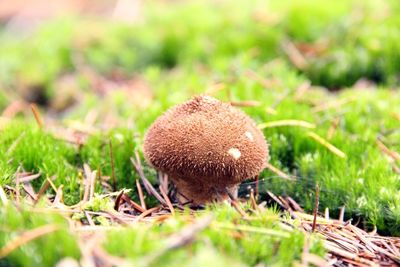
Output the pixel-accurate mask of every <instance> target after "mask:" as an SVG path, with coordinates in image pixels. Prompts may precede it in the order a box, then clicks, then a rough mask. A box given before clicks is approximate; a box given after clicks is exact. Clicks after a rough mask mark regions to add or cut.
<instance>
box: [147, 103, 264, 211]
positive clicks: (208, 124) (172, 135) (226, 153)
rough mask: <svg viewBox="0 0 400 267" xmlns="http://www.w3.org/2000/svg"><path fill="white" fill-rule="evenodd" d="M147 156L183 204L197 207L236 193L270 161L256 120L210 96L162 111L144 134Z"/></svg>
mask: <svg viewBox="0 0 400 267" xmlns="http://www.w3.org/2000/svg"><path fill="white" fill-rule="evenodd" d="M144 155H145V158H146V160H147V162H148V163H149V164H150V165H152V166H153V167H154V168H156V169H157V170H158V171H161V172H163V173H165V174H167V175H168V177H169V178H170V180H172V181H173V183H174V184H175V186H176V189H177V193H178V194H177V196H178V200H179V202H181V203H189V202H190V203H192V204H195V205H200V204H205V203H207V202H211V201H221V200H225V199H228V196H229V193H231V194H233V195H237V188H238V185H239V184H240V183H241V182H242V181H244V180H246V179H248V178H253V177H255V176H256V175H258V174H259V173H260V172H261V171H262V170H263V169H264V168H265V165H266V164H267V162H268V160H269V154H268V145H267V143H266V141H265V138H264V135H263V133H262V132H261V131H260V130H259V129H258V128H257V126H256V124H255V122H254V121H253V120H252V119H251V118H250V117H248V116H247V115H246V114H245V113H244V112H242V111H241V110H238V109H236V108H234V107H232V106H231V105H230V104H228V103H222V102H221V101H219V100H217V99H215V98H212V97H210V96H197V97H194V98H193V99H191V100H189V101H187V102H185V103H183V104H180V105H177V106H175V107H172V108H171V109H169V110H168V111H166V112H165V113H164V114H163V115H161V116H160V117H159V118H158V119H157V120H156V121H155V122H154V123H153V124H152V125H151V126H150V128H149V130H148V132H147V133H146V136H145V139H144Z"/></svg>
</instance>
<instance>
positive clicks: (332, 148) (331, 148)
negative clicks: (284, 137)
mask: <svg viewBox="0 0 400 267" xmlns="http://www.w3.org/2000/svg"><path fill="white" fill-rule="evenodd" d="M307 135H308V136H309V137H311V138H312V139H314V140H315V141H317V142H318V143H320V144H321V145H323V146H324V147H326V148H327V149H328V150H329V151H331V152H332V153H333V154H335V155H336V156H338V157H341V158H345V157H346V154H345V153H344V152H343V151H341V150H340V149H338V148H337V147H335V146H334V145H332V144H331V143H329V142H328V141H326V140H325V139H324V138H322V137H321V136H319V135H317V134H316V133H314V132H308V133H307Z"/></svg>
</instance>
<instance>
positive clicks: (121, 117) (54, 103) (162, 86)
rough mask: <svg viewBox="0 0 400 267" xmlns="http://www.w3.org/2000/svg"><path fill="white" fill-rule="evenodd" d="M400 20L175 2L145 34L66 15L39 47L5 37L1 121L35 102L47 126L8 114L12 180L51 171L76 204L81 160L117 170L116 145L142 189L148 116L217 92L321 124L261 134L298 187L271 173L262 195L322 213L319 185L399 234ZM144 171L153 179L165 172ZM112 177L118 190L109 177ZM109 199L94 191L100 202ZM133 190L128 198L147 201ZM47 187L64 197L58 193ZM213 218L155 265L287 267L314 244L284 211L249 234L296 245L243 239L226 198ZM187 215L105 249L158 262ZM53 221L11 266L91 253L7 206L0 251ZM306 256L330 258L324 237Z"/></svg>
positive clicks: (2, 167) (3, 166)
mask: <svg viewBox="0 0 400 267" xmlns="http://www.w3.org/2000/svg"><path fill="white" fill-rule="evenodd" d="M169 5H170V4H169ZM399 11H400V5H399V4H398V3H397V1H394V0H393V1H392V0H386V1H378V0H376V1H375V0H371V1H363V2H360V1H339V2H329V3H321V2H319V1H316V0H301V1H297V2H296V3H292V1H272V2H271V3H269V4H265V3H262V1H260V2H258V3H252V4H248V3H247V2H246V1H235V2H234V3H233V2H228V1H222V2H220V1H218V3H217V2H215V3H214V2H212V3H211V2H208V1H197V2H193V3H187V4H176V6H175V5H174V6H173V8H166V7H165V4H164V3H158V2H156V3H154V4H152V5H151V6H147V8H146V9H145V11H144V12H145V14H146V15H145V18H144V21H143V22H142V23H139V24H137V25H125V24H122V23H116V22H111V21H101V22H100V21H93V19H92V20H88V19H84V18H80V19H77V18H64V19H58V20H55V21H52V22H48V23H46V24H44V25H43V26H41V27H40V28H39V29H38V30H37V31H35V32H34V33H32V34H31V35H29V36H28V37H21V38H19V37H15V36H12V34H10V33H7V32H3V33H1V35H0V40H1V42H0V58H1V60H0V112H2V111H4V110H5V109H6V108H7V107H9V106H10V104H11V103H15V101H17V100H21V99H24V100H26V101H28V102H32V101H33V102H36V103H38V104H39V105H40V111H41V113H42V115H43V117H45V118H46V119H47V120H46V123H45V128H44V129H40V128H39V127H38V126H37V124H36V123H35V120H34V117H33V116H32V115H31V112H30V110H29V105H26V106H24V107H23V108H21V110H19V111H18V110H17V111H18V112H16V114H12V115H9V114H10V113H9V111H8V113H7V114H5V113H6V112H4V113H3V116H1V117H0V185H1V186H3V187H4V186H11V187H15V182H16V179H15V178H16V172H23V171H26V172H32V173H41V176H40V177H39V178H38V179H36V180H34V181H33V182H32V184H33V186H34V188H35V190H36V191H38V190H39V188H41V186H42V185H43V184H44V183H45V182H46V178H50V179H51V180H52V181H53V183H54V185H55V186H56V187H57V188H58V187H59V186H60V185H63V196H64V201H65V204H67V205H72V204H76V203H78V202H79V200H80V199H81V198H82V194H83V191H84V188H83V186H82V173H83V165H84V164H88V165H89V166H90V168H91V169H92V170H97V171H98V172H99V173H101V175H103V176H105V177H112V176H113V173H112V164H111V159H110V142H111V143H112V151H113V158H114V163H115V176H116V181H117V182H116V184H117V189H118V190H120V189H124V188H135V180H136V179H137V178H138V175H137V173H136V172H135V170H134V168H133V166H132V163H131V160H130V158H131V157H134V151H135V150H138V151H139V153H141V144H142V140H143V135H144V133H145V131H146V129H147V128H148V127H149V125H150V124H151V123H152V121H154V119H155V118H156V117H157V116H158V115H160V114H161V113H162V112H164V111H165V110H166V109H167V108H169V107H170V106H172V105H174V104H177V103H181V102H183V101H185V100H186V99H188V98H190V97H191V96H193V95H196V94H201V93H210V94H213V95H214V96H215V97H216V98H218V99H220V100H223V101H233V102H242V101H250V100H251V101H257V103H256V104H254V105H248V106H246V107H242V109H243V110H244V111H245V112H246V113H247V114H249V115H250V116H251V117H252V118H254V120H255V121H256V122H257V123H260V124H261V123H269V122H276V121H282V120H300V121H306V122H308V123H310V124H312V125H311V126H315V127H311V128H310V127H309V128H307V127H306V128H305V127H299V126H281V127H277V126H275V127H266V128H265V129H264V133H265V136H266V139H267V140H268V142H269V143H270V149H271V164H272V165H273V166H275V167H277V168H278V169H280V170H281V171H283V172H284V173H286V174H288V175H290V176H292V177H295V178H296V180H295V181H288V180H284V179H281V178H279V177H277V176H276V174H275V173H273V172H271V171H270V170H268V169H266V170H265V171H264V172H263V173H262V174H261V176H260V179H261V180H262V183H261V185H262V187H261V196H260V198H261V200H262V199H263V197H264V194H263V192H265V191H266V190H269V191H272V192H274V193H275V194H278V195H279V194H284V195H289V196H291V197H292V198H294V199H295V200H296V201H298V202H299V203H300V204H301V205H302V207H304V208H305V209H306V210H307V211H312V209H313V205H314V204H313V203H314V198H313V196H314V194H313V192H314V191H315V185H316V184H317V183H318V184H319V185H320V186H321V188H322V191H321V197H320V210H323V209H325V208H329V209H330V211H331V215H333V216H336V215H338V209H339V207H341V206H343V205H345V206H346V215H345V218H346V219H350V218H360V221H361V222H362V223H364V225H360V226H364V227H366V228H368V229H372V228H373V226H376V227H377V229H378V232H380V233H384V234H390V235H396V236H399V235H400V194H399V193H400V171H399V168H400V167H399V166H400V162H399V160H398V159H396V157H393V154H392V156H390V153H388V152H387V151H386V152H385V149H382V144H383V145H384V146H385V147H386V149H387V150H389V152H392V153H394V154H395V153H396V151H398V152H399V151H400V142H399V140H400V91H398V90H397V87H398V85H399V82H400V81H399V77H400V76H399V69H400V52H399V51H400V42H399V41H400V37H399V36H400V32H399V31H400V18H399V16H396V14H397V13H398V12H399ZM222 14H223V15H222ZM305 14H307V15H305ZM299 55H300V56H299ZM359 81H361V82H359ZM310 84H311V85H310ZM353 87H354V88H353ZM303 89H304V90H303ZM329 89H335V90H336V89H341V90H340V91H338V92H332V91H329ZM54 118H56V119H55V120H54ZM309 126H310V125H309ZM72 132H74V133H76V132H79V133H80V134H81V135H82V136H83V137H82V142H81V143H79V144H78V145H77V144H72V143H71V142H67V141H66V139H68V140H69V139H70V138H72V139H73V140H75V141H76V140H77V139H76V136H75V135H74V134H72ZM315 134H316V135H318V136H320V137H321V138H323V139H325V140H327V141H328V142H329V143H330V144H332V145H333V146H334V147H336V148H337V149H339V150H340V151H342V152H343V153H344V154H345V156H344V157H341V153H340V151H339V152H335V151H332V149H331V150H330V149H328V148H327V147H326V146H324V145H322V144H321V142H318V141H317V140H316V139H315ZM397 155H398V154H397ZM142 164H143V166H144V171H145V174H146V175H147V177H148V178H149V180H150V181H152V182H153V183H154V184H157V182H156V181H157V177H156V172H155V171H154V170H153V169H151V168H150V167H149V166H147V165H146V163H145V162H144V161H143V162H142ZM107 182H108V183H109V184H111V185H112V179H111V178H109V179H108V180H107ZM245 187H246V185H244V186H243V188H245ZM105 190H106V189H105V188H104V187H103V186H102V185H101V184H100V182H99V181H98V183H97V184H96V193H98V194H104V193H107V192H106V191H105ZM134 190H136V189H134ZM134 190H132V191H131V192H129V195H130V196H131V197H132V199H137V195H136V191H134ZM47 193H48V194H50V195H51V194H55V192H53V191H52V189H51V188H50V189H48V190H47ZM146 202H147V203H153V202H154V199H153V198H152V197H147V198H146ZM40 204H41V205H44V204H43V203H40ZM100 210H101V209H100ZM207 214H212V215H213V216H214V217H215V218H216V219H215V221H214V222H213V223H212V224H211V225H210V227H208V228H206V229H205V230H204V231H203V232H201V233H199V235H198V238H197V239H196V240H195V242H194V243H192V244H190V245H188V246H183V247H181V248H179V249H177V250H168V251H166V252H165V253H164V254H162V255H157V257H155V258H154V259H152V260H154V261H153V262H151V264H153V265H154V266H156V265H159V264H161V263H162V264H163V265H170V266H177V264H181V265H194V266H197V265H198V266H204V265H206V264H207V263H208V262H212V263H213V264H215V263H216V262H218V263H220V264H219V265H221V266H225V265H226V266H227V265H238V266H241V265H256V264H257V263H265V264H266V265H268V266H269V265H276V266H283V265H288V264H289V263H291V262H293V261H294V260H296V261H299V260H300V258H301V253H302V250H303V246H304V242H305V239H306V237H305V236H304V235H303V234H302V233H301V232H300V231H297V230H296V231H291V232H289V231H286V230H283V229H281V228H280V226H279V224H278V223H277V222H278V221H279V216H280V215H282V214H279V213H278V212H276V211H273V210H270V209H267V211H266V214H264V215H263V216H261V217H260V218H258V219H257V220H256V221H251V222H241V224H245V225H249V226H255V227H260V228H267V229H274V230H276V231H283V232H285V235H287V237H281V236H275V237H274V236H272V235H261V234H255V233H247V232H244V233H242V234H244V235H245V237H243V238H237V239H235V238H233V237H232V235H233V232H232V231H228V230H226V231H225V230H221V229H219V228H218V227H217V226H216V225H218V223H219V224H231V223H232V222H234V221H235V222H237V221H238V220H239V218H240V217H239V215H238V214H237V212H236V211H234V210H233V209H232V208H230V207H228V206H225V205H224V204H220V205H215V206H212V207H207V209H206V210H205V211H201V212H199V213H198V214H196V215H195V216H196V217H201V216H206V215H207ZM187 218H188V215H185V214H183V215H177V216H176V217H175V218H174V219H170V220H167V221H166V222H164V223H161V224H148V225H147V224H137V225H136V226H134V227H131V228H122V229H116V230H112V231H109V232H108V231H107V232H105V233H104V236H103V237H102V238H103V239H102V240H103V243H102V246H103V248H104V249H105V250H106V251H107V252H108V253H110V254H111V255H114V256H118V257H121V258H123V259H127V260H129V261H132V262H133V263H135V264H142V265H146V264H149V262H147V261H149V259H150V258H151V257H152V256H153V254H152V253H155V252H154V251H157V250H163V246H166V244H164V243H163V242H160V240H164V239H165V240H167V238H168V237H169V236H171V235H173V234H174V233H176V232H179V231H180V230H181V229H182V228H183V227H185V225H187V222H186V221H185V220H187ZM98 223H101V221H99V222H98ZM44 224H56V225H57V226H58V227H59V229H58V230H57V231H55V234H50V235H46V236H43V237H41V238H39V239H36V240H34V241H32V242H30V243H28V244H27V245H24V246H22V247H21V248H19V249H17V250H16V251H15V252H13V253H12V254H10V256H9V257H8V258H6V259H5V260H4V259H3V260H0V265H3V264H4V265H6V266H7V265H10V266H13V265H24V266H27V265H30V264H33V263H35V265H36V264H37V265H40V264H42V265H44V266H48V265H54V264H55V263H56V262H58V261H59V260H60V259H61V258H64V257H67V256H68V257H72V258H75V259H80V258H81V257H82V255H81V254H80V253H81V252H80V250H79V245H78V241H77V236H74V234H72V233H71V231H70V230H69V228H68V223H67V221H66V220H65V218H63V216H61V215H57V214H36V213H32V212H30V211H29V209H27V208H25V206H24V205H23V204H22V207H20V208H18V209H17V208H15V207H13V206H12V205H4V204H3V205H2V206H0V248H1V247H3V246H4V245H5V244H7V243H8V242H9V241H10V240H12V239H14V238H15V237H17V236H18V235H19V234H20V233H21V231H23V230H29V229H33V228H36V227H39V226H41V225H44ZM213 225H214V226H213ZM310 249H311V250H310V251H311V252H312V253H315V254H317V255H323V253H324V252H323V250H322V248H321V244H320V242H319V241H318V240H317V239H316V238H313V242H312V245H311V246H310ZM188 254H190V255H192V257H191V258H190V259H189V258H187V257H185V255H188ZM32 255H34V256H35V257H32ZM181 262H182V263H181Z"/></svg>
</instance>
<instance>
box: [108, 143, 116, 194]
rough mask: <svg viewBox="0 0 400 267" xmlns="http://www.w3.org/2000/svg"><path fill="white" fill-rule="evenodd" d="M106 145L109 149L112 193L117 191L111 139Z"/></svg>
mask: <svg viewBox="0 0 400 267" xmlns="http://www.w3.org/2000/svg"><path fill="white" fill-rule="evenodd" d="M108 144H109V148H110V162H111V178H112V182H113V191H117V180H116V176H115V163H114V154H113V146H112V140H111V138H110V141H109V143H108Z"/></svg>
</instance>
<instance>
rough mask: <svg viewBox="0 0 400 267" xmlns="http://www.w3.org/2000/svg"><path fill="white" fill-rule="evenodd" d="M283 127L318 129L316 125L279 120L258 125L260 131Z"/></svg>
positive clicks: (300, 121) (298, 121)
mask: <svg viewBox="0 0 400 267" xmlns="http://www.w3.org/2000/svg"><path fill="white" fill-rule="evenodd" d="M283 126H298V127H303V128H309V129H313V128H315V127H316V126H315V124H313V123H309V122H307V121H302V120H279V121H270V122H264V123H261V124H259V125H257V127H258V129H265V128H272V127H283Z"/></svg>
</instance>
